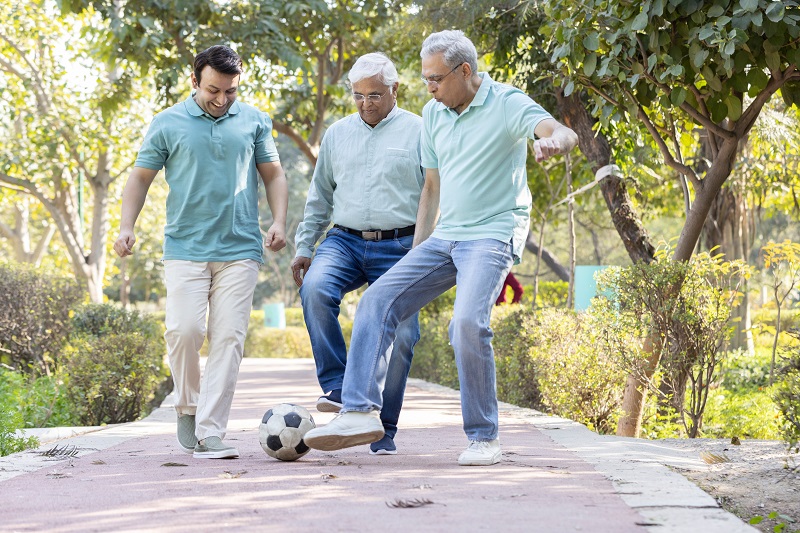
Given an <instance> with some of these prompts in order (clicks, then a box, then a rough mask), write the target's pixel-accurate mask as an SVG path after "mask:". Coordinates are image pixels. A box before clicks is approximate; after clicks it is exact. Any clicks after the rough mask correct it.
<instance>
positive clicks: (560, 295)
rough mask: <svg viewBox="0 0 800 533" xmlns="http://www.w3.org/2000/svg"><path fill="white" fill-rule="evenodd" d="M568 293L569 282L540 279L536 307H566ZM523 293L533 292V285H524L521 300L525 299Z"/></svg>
mask: <svg viewBox="0 0 800 533" xmlns="http://www.w3.org/2000/svg"><path fill="white" fill-rule="evenodd" d="M568 293H569V283H568V282H566V281H560V280H559V281H540V282H539V292H538V294H537V295H536V307H537V308H538V309H542V308H545V307H566V306H567V297H568ZM525 294H533V287H530V288H528V287H525V293H524V294H523V302H525V301H526V300H525ZM529 301H530V300H528V302H529Z"/></svg>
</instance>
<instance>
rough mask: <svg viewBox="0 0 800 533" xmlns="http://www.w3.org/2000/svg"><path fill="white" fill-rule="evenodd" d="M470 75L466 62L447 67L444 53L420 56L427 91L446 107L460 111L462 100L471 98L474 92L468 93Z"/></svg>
mask: <svg viewBox="0 0 800 533" xmlns="http://www.w3.org/2000/svg"><path fill="white" fill-rule="evenodd" d="M471 76H472V72H471V69H470V68H469V65H468V64H466V63H462V64H461V65H457V66H455V68H454V67H448V66H447V63H445V61H444V54H435V55H432V56H428V57H424V58H422V77H423V78H425V79H426V80H428V82H427V88H428V92H429V93H430V95H431V96H432V97H433V98H434V99H435V100H436V101H437V102H441V103H443V104H444V105H446V106H447V107H450V108H453V109H456V110H458V111H460V109H459V108H460V107H461V106H462V105H463V104H464V102H465V101H467V100H471V99H472V96H474V93H472V94H470V90H469V89H470V83H469V80H470V78H471ZM467 103H469V102H468V101H467Z"/></svg>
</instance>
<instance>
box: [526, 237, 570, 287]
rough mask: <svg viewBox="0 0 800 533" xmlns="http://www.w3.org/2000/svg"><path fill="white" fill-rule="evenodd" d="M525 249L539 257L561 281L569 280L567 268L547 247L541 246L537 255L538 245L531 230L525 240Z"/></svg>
mask: <svg viewBox="0 0 800 533" xmlns="http://www.w3.org/2000/svg"><path fill="white" fill-rule="evenodd" d="M525 249H526V250H528V251H529V252H531V253H533V254H536V256H537V257H541V258H542V261H543V262H544V264H545V265H547V268H549V269H550V270H551V271H552V272H553V274H555V275H556V276H558V279H560V280H561V281H569V270H567V268H566V267H565V266H564V265H562V264H561V262H560V261H559V260H558V258H556V256H554V255H553V254H552V253H551V252H550V250H548V249H547V248H544V247H542V248H541V251H542V253H541V256H540V255H539V245H538V244H537V242H536V238H535V237H534V235H533V232H529V233H528V239H527V240H526V241H525Z"/></svg>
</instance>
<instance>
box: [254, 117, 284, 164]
mask: <svg viewBox="0 0 800 533" xmlns="http://www.w3.org/2000/svg"><path fill="white" fill-rule="evenodd" d="M260 115H261V125H260V127H259V128H258V129H257V131H256V143H255V157H256V164H261V163H271V162H273V161H280V157H278V149H277V147H276V146H275V139H274V138H273V137H272V119H271V118H269V115H267V114H266V113H260Z"/></svg>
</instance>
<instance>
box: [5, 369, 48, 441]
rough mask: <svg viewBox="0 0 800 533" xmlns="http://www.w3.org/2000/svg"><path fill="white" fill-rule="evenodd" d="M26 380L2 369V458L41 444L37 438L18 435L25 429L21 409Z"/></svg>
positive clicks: (19, 374)
mask: <svg viewBox="0 0 800 533" xmlns="http://www.w3.org/2000/svg"><path fill="white" fill-rule="evenodd" d="M25 380H26V379H25V376H23V375H22V374H21V373H19V372H15V371H12V370H6V369H4V368H0V456H4V455H9V454H12V453H16V452H21V451H22V450H26V449H28V448H34V447H36V446H38V444H39V443H38V441H37V439H36V438H35V437H20V436H18V435H17V434H16V431H17V430H18V429H21V428H24V427H25V419H24V417H23V414H22V410H21V409H20V404H21V401H20V400H21V399H20V396H21V393H22V392H23V391H24V390H25V386H24V384H25Z"/></svg>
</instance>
